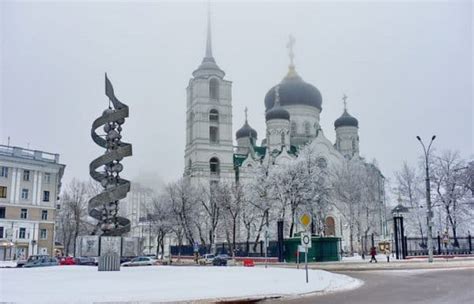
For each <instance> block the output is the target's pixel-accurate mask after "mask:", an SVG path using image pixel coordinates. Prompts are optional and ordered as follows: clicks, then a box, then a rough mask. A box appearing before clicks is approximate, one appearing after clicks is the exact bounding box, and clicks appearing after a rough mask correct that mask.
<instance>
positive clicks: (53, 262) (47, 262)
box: [23, 257, 59, 268]
mask: <svg viewBox="0 0 474 304" xmlns="http://www.w3.org/2000/svg"><path fill="white" fill-rule="evenodd" d="M57 265H59V263H58V260H57V259H56V258H50V257H46V258H42V259H36V260H33V261H30V262H27V263H26V264H25V266H23V267H26V268H29V267H45V266H57Z"/></svg>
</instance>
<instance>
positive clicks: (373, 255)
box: [370, 247, 377, 263]
mask: <svg viewBox="0 0 474 304" xmlns="http://www.w3.org/2000/svg"><path fill="white" fill-rule="evenodd" d="M376 254H377V251H376V250H375V247H372V248H370V263H372V261H375V263H377V259H376V258H375V255H376Z"/></svg>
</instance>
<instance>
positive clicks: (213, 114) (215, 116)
mask: <svg viewBox="0 0 474 304" xmlns="http://www.w3.org/2000/svg"><path fill="white" fill-rule="evenodd" d="M209 121H210V122H219V112H218V111H217V110H216V109H212V110H210V111H209Z"/></svg>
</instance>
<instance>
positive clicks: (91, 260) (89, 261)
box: [75, 257, 97, 266]
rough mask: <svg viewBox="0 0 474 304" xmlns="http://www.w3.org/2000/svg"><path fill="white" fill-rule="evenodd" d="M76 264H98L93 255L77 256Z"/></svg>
mask: <svg viewBox="0 0 474 304" xmlns="http://www.w3.org/2000/svg"><path fill="white" fill-rule="evenodd" d="M75 262H76V265H90V266H94V265H97V264H96V261H95V258H93V257H77V258H75Z"/></svg>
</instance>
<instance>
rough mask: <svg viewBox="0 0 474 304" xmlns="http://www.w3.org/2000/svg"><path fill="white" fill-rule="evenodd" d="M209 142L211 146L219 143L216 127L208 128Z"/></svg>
mask: <svg viewBox="0 0 474 304" xmlns="http://www.w3.org/2000/svg"><path fill="white" fill-rule="evenodd" d="M209 142H210V143H212V144H217V143H218V142H219V128H218V127H213V126H211V127H209Z"/></svg>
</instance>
